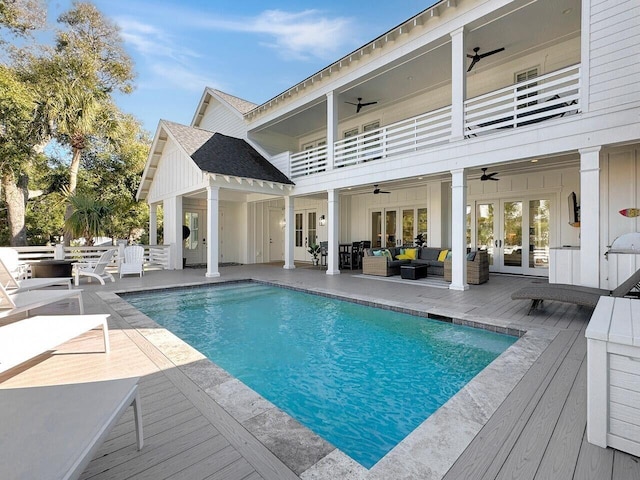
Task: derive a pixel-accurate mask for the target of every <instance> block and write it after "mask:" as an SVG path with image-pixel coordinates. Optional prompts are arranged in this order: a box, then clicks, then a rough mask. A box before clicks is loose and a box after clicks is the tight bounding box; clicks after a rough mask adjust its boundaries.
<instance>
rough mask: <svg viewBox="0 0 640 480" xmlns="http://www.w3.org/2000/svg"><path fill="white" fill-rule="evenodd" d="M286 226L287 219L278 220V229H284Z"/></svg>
mask: <svg viewBox="0 0 640 480" xmlns="http://www.w3.org/2000/svg"><path fill="white" fill-rule="evenodd" d="M286 226H287V219H286V218H283V219H282V220H280V228H284V227H286Z"/></svg>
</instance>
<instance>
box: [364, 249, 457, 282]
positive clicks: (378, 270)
mask: <svg viewBox="0 0 640 480" xmlns="http://www.w3.org/2000/svg"><path fill="white" fill-rule="evenodd" d="M448 252H449V250H448V249H442V248H439V247H392V248H365V249H364V256H363V257H362V273H363V274H364V275H378V276H382V277H390V276H391V275H400V267H402V265H428V266H429V275H439V276H443V275H444V259H445V258H446V256H447V254H448Z"/></svg>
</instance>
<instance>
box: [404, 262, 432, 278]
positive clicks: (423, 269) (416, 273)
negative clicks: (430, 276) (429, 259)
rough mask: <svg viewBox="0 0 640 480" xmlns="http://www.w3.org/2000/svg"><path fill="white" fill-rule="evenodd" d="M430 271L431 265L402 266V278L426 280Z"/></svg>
mask: <svg viewBox="0 0 640 480" xmlns="http://www.w3.org/2000/svg"><path fill="white" fill-rule="evenodd" d="M428 270H429V265H402V266H401V267H400V277H402V278H404V279H405V280H418V279H419V278H425V277H426V276H427V272H428Z"/></svg>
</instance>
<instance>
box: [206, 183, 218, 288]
mask: <svg viewBox="0 0 640 480" xmlns="http://www.w3.org/2000/svg"><path fill="white" fill-rule="evenodd" d="M219 207H220V187H212V186H211V185H209V186H208V187H207V238H208V239H209V241H208V242H207V273H206V274H205V277H207V278H212V277H219V276H220V272H219V271H218V257H219V252H218V249H219V245H220V242H219V239H218V215H219V213H218V210H219Z"/></svg>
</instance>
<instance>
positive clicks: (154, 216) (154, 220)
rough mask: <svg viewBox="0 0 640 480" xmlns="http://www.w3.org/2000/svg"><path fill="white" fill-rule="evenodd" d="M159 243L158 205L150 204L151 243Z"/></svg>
mask: <svg viewBox="0 0 640 480" xmlns="http://www.w3.org/2000/svg"><path fill="white" fill-rule="evenodd" d="M157 244H158V205H156V204H155V203H152V204H150V205H149V245H157Z"/></svg>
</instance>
